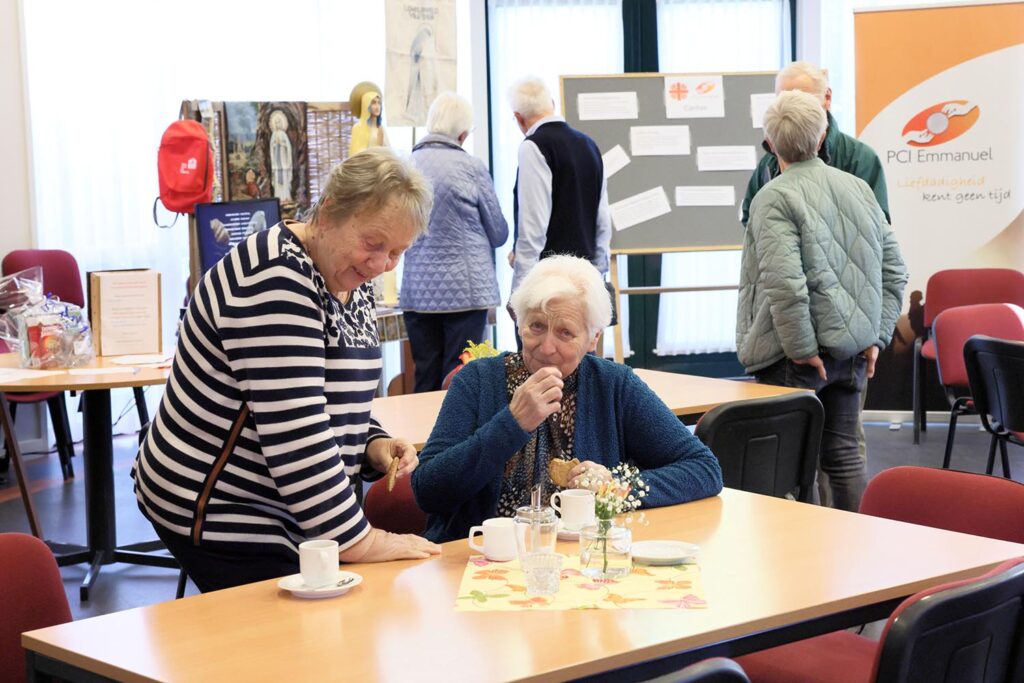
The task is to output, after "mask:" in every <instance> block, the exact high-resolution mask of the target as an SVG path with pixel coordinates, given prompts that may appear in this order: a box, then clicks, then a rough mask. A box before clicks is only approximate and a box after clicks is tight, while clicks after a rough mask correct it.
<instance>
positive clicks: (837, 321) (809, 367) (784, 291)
mask: <svg viewBox="0 0 1024 683" xmlns="http://www.w3.org/2000/svg"><path fill="white" fill-rule="evenodd" d="M764 129H765V136H766V137H767V139H768V142H769V144H770V145H771V147H772V149H773V150H774V152H775V154H776V155H777V158H778V163H779V169H780V171H781V173H780V175H779V176H778V177H777V178H775V179H773V180H772V181H771V182H769V183H768V184H767V185H765V187H764V188H763V189H762V190H761V191H760V192H759V193H758V194H757V196H756V197H755V198H754V200H753V202H751V204H750V224H749V225H748V226H747V230H746V233H745V235H744V238H743V258H742V264H741V269H740V291H739V305H738V307H737V312H736V348H737V355H738V356H739V359H740V362H741V363H743V365H744V367H745V368H746V370H747V372H748V373H750V374H752V375H754V376H756V377H757V380H758V381H759V382H764V383H766V384H777V385H782V386H791V387H800V388H805V389H811V390H813V391H814V392H815V393H816V394H817V396H818V398H819V399H821V402H822V405H823V406H824V408H825V429H824V434H823V436H822V441H821V458H820V467H821V470H822V471H823V472H824V473H825V474H827V475H828V478H829V485H830V489H831V493H832V496H833V498H834V504H835V507H837V508H840V509H844V510H852V511H856V510H857V509H858V507H859V506H860V498H861V495H862V493H863V491H864V486H865V484H866V483H867V468H866V461H865V460H864V459H863V458H861V457H860V455H859V452H858V446H857V428H858V424H859V422H860V412H861V395H862V393H863V391H864V388H865V384H866V382H867V378H868V377H871V375H873V374H874V369H875V360H876V359H877V358H878V352H879V350H880V349H883V348H885V347H886V346H888V344H889V342H890V341H891V339H892V333H893V329H894V328H895V326H896V319H897V318H898V317H899V314H900V311H901V310H902V307H903V289H904V287H905V286H906V283H907V270H906V266H905V265H904V263H903V258H902V256H901V255H900V250H899V245H898V244H897V243H896V237H895V235H894V233H893V231H892V228H891V227H890V226H889V223H888V221H887V220H886V218H885V214H884V213H883V212H882V209H881V207H880V206H879V205H878V202H877V201H876V200H875V196H874V194H873V193H872V190H871V188H870V187H868V185H867V184H866V183H865V182H864V181H863V180H861V179H859V178H857V177H856V176H854V175H852V174H849V173H845V172H843V171H840V170H838V169H836V168H832V167H830V166H827V165H826V164H825V163H824V162H823V161H822V160H821V159H820V158H818V156H817V150H818V149H819V147H820V145H821V142H822V140H823V139H824V137H825V135H826V117H825V111H824V110H823V109H822V107H821V106H820V102H819V101H818V100H817V98H815V97H814V96H812V95H809V94H807V93H804V92H800V91H788V92H783V93H781V94H780V95H779V96H778V98H776V100H775V102H774V103H773V104H772V106H770V107H769V108H768V111H767V112H766V113H765V120H764Z"/></svg>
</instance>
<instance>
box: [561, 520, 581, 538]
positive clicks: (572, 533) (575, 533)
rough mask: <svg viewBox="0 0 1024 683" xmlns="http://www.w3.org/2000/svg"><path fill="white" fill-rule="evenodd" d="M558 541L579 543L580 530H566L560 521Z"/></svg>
mask: <svg viewBox="0 0 1024 683" xmlns="http://www.w3.org/2000/svg"><path fill="white" fill-rule="evenodd" d="M558 540H559V541H578V540H580V530H579V529H566V528H565V527H564V526H563V525H562V520H558Z"/></svg>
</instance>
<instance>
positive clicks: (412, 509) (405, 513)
mask: <svg viewBox="0 0 1024 683" xmlns="http://www.w3.org/2000/svg"><path fill="white" fill-rule="evenodd" d="M363 511H364V512H365V514H366V519H367V520H369V522H370V525H371V526H373V527H374V528H376V529H383V530H384V531H390V532H392V533H395V534H421V533H423V530H424V529H426V528H427V513H425V512H423V510H421V509H420V508H419V506H418V505H417V504H416V498H415V497H414V496H413V494H412V477H402V478H401V479H397V480H396V481H395V488H394V490H392V491H388V484H387V480H386V479H381V480H379V481H378V482H377V483H375V484H374V485H373V486H371V487H370V490H369V491H368V492H367V494H366V499H365V500H364V501H363Z"/></svg>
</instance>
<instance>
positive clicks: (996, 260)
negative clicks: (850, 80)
mask: <svg viewBox="0 0 1024 683" xmlns="http://www.w3.org/2000/svg"><path fill="white" fill-rule="evenodd" d="M854 30H855V41H856V65H857V137H859V138H860V139H861V140H862V141H863V142H865V143H867V144H868V145H870V146H871V147H872V148H873V149H874V150H875V151H876V152H877V153H878V156H879V157H880V158H881V160H882V164H883V165H884V167H885V174H886V178H887V181H888V189H889V207H890V212H891V215H892V224H893V229H894V230H895V231H896V234H897V237H898V239H899V243H900V247H901V248H902V250H903V256H904V259H905V260H906V262H907V268H908V269H909V271H910V283H909V285H908V287H907V294H906V296H905V301H906V302H907V303H909V312H908V314H907V315H904V316H903V317H902V318H901V320H900V322H899V324H898V326H897V334H896V337H895V339H894V342H893V347H892V348H890V349H889V350H888V351H887V353H886V354H885V358H884V359H883V361H884V362H882V363H881V364H880V367H879V379H878V381H876V382H873V383H872V387H871V388H872V391H871V392H870V395H869V397H868V408H876V409H908V408H910V402H911V394H910V384H911V382H910V377H911V371H912V369H911V358H912V355H913V344H914V339H915V338H916V337H917V336H920V335H922V334H923V333H924V329H923V309H922V302H923V294H924V291H925V285H926V283H927V281H928V278H929V276H931V275H932V273H935V272H936V271H939V270H944V269H947V268H982V267H993V268H996V267H998V268H1014V269H1016V270H1022V269H1024V2H991V3H974V4H954V5H950V4H946V5H942V6H917V7H912V8H902V9H884V10H859V11H855V13H854ZM930 374H931V377H932V378H934V376H935V373H934V366H932V372H931V373H930ZM931 384H932V385H933V387H932V390H931V392H930V393H931V396H932V398H931V400H930V401H929V404H928V406H929V407H930V408H932V409H946V410H948V409H949V406H948V404H947V403H945V402H944V401H943V400H942V398H941V396H940V395H939V394H938V392H937V390H936V388H935V382H934V380H933V381H932V382H931Z"/></svg>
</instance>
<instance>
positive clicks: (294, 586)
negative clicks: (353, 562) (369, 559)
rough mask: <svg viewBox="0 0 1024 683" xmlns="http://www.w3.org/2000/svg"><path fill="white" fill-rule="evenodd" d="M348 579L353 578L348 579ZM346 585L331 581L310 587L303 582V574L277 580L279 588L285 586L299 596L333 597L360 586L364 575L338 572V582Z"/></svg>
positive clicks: (313, 597) (284, 587)
mask: <svg viewBox="0 0 1024 683" xmlns="http://www.w3.org/2000/svg"><path fill="white" fill-rule="evenodd" d="M348 579H352V580H351V581H348ZM346 581H347V583H345V585H343V586H339V585H337V584H336V583H331V584H328V585H326V586H322V587H320V588H310V587H309V586H307V585H306V584H304V583H302V574H292V575H291V576H286V577H284V578H283V579H281V580H280V581H278V582H277V587H278V588H283V589H285V590H286V591H290V592H291V594H292V595H294V596H295V597H297V598H311V599H317V598H333V597H334V596H336V595H343V594H344V593H348V592H349V591H350V590H352V589H353V588H355V587H356V586H358V585H359V584H361V583H362V582H363V577H361V576H360V575H359V574H356V573H355V572H346V571H339V572H338V582H346Z"/></svg>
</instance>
